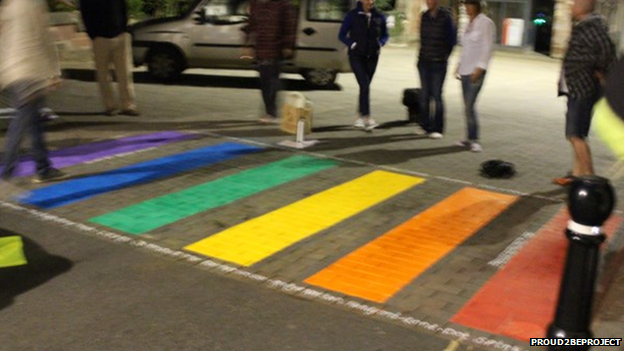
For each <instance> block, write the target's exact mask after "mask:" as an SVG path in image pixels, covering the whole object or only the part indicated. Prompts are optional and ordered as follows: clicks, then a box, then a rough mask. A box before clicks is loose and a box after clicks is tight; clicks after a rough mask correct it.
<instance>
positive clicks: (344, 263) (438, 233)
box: [305, 188, 518, 302]
mask: <svg viewBox="0 0 624 351" xmlns="http://www.w3.org/2000/svg"><path fill="white" fill-rule="evenodd" d="M517 199H518V198H517V197H516V196H511V195H505V194H498V193H493V192H489V191H485V190H480V189H474V188H464V189H462V190H460V191H458V192H456V193H455V194H453V195H452V196H450V197H448V198H446V199H444V200H443V201H442V202H439V203H438V204H436V205H435V206H433V207H431V208H429V209H428V210H426V211H425V212H423V213H421V214H419V215H417V216H415V217H413V218H411V219H410V220H408V221H407V222H404V223H403V224H401V225H399V226H398V227H395V228H393V229H392V230H390V231H389V232H387V233H386V234H384V235H382V236H380V237H379V238H377V239H375V240H373V241H371V242H370V243H368V244H366V245H364V246H362V247H360V248H359V249H357V250H355V251H353V252H351V253H350V254H349V255H347V256H345V257H343V258H341V259H340V260H338V261H336V262H335V263H334V264H332V265H330V266H329V267H327V268H325V269H324V270H322V271H320V272H318V273H317V274H315V275H313V276H312V277H310V278H308V279H306V280H305V282H306V283H308V284H311V285H316V286H320V287H323V288H325V289H328V290H333V291H338V292H341V293H344V294H347V295H350V296H357V297H360V298H363V299H367V300H370V301H375V302H385V301H386V300H388V299H389V298H390V297H392V296H393V295H394V294H395V293H396V292H397V291H399V290H401V289H402V288H403V287H404V286H405V285H407V284H408V283H409V282H411V281H412V280H414V278H416V277H417V276H419V275H420V274H422V273H423V272H425V271H426V270H427V269H428V268H429V267H431V266H432V265H433V264H434V263H436V262H437V261H438V260H440V259H441V258H442V257H444V256H445V255H447V254H448V253H449V252H451V251H453V250H454V249H455V248H456V247H457V246H459V245H460V244H461V243H462V242H464V241H465V240H466V239H468V238H469V237H470V236H472V235H473V234H475V233H476V232H478V231H479V229H481V228H482V227H483V226H485V225H486V224H488V223H489V222H490V221H492V220H493V219H494V218H496V216H498V215H499V214H500V213H501V212H503V211H504V210H505V209H506V208H507V207H509V206H510V205H511V204H512V203H513V202H514V201H516V200H517Z"/></svg>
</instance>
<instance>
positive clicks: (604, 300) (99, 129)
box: [0, 47, 624, 350]
mask: <svg viewBox="0 0 624 351" xmlns="http://www.w3.org/2000/svg"><path fill="white" fill-rule="evenodd" d="M454 62H456V56H453V59H452V63H451V67H454ZM451 71H452V70H451ZM415 72H416V70H415V51H414V49H413V48H400V47H390V48H387V49H385V50H384V52H383V54H382V59H381V61H380V67H379V68H378V71H377V74H376V77H375V79H374V83H373V89H372V111H373V116H374V117H375V118H376V119H377V120H378V122H381V123H382V125H381V127H380V128H378V129H376V130H375V131H373V132H372V133H363V132H361V131H357V130H353V129H352V128H351V124H352V123H353V120H354V116H355V103H356V98H357V88H356V83H355V79H354V77H353V76H352V75H348V74H343V75H340V77H339V81H338V84H337V85H336V86H335V87H333V88H332V89H327V90H309V88H307V87H306V85H305V84H303V81H302V80H301V79H300V78H299V77H297V76H294V75H288V76H286V77H285V79H284V82H285V88H286V91H302V92H303V93H304V94H305V95H306V96H307V97H308V98H309V99H310V100H312V101H313V103H314V108H315V113H314V127H315V128H314V131H313V134H312V135H310V136H309V138H314V139H319V140H320V141H321V143H320V144H318V145H317V146H315V147H313V148H310V149H307V150H304V151H296V150H287V149H283V148H278V147H276V143H277V142H279V141H282V140H285V139H289V138H293V136H289V135H286V134H284V133H283V132H281V131H279V130H278V129H277V128H276V127H275V126H259V125H258V124H257V123H256V119H257V117H258V116H259V115H260V112H259V111H260V106H261V99H260V94H259V91H258V90H257V79H256V76H255V73H253V72H238V71H216V70H192V71H190V72H188V73H187V74H185V75H184V76H183V77H182V79H181V81H180V82H179V83H176V84H173V85H158V84H153V83H151V81H149V79H148V78H147V77H146V74H145V72H144V71H143V70H138V71H137V73H136V74H135V77H136V82H137V86H136V89H137V96H138V99H139V101H138V102H139V108H140V109H141V110H142V112H143V115H142V116H140V117H123V116H118V117H106V116H102V115H101V111H102V110H103V108H102V106H101V104H100V99H99V96H98V93H97V90H96V89H97V87H96V84H95V83H94V82H93V79H92V78H93V74H92V72H91V71H89V70H85V69H84V68H83V67H75V66H74V67H73V68H71V67H68V71H67V75H68V78H69V79H68V81H67V83H66V85H65V86H64V88H63V89H62V90H61V91H59V92H57V93H55V94H54V95H53V96H51V98H50V106H51V107H52V108H54V109H55V110H56V111H57V112H58V113H59V114H60V115H61V116H62V119H61V120H59V121H55V122H53V123H52V124H51V125H50V127H49V134H48V136H49V137H48V140H49V145H50V147H51V148H52V149H54V150H63V149H67V148H70V147H79V146H80V145H86V144H89V143H94V142H100V141H105V140H114V139H116V140H122V139H121V138H123V137H128V136H134V135H145V134H149V133H155V132H161V131H177V132H182V133H191V134H193V135H194V136H195V137H194V138H191V139H188V140H183V141H179V142H171V143H166V144H162V145H159V146H158V147H154V148H149V147H146V148H145V149H143V150H140V151H133V152H126V153H121V154H118V155H112V156H110V157H106V158H101V159H96V160H93V161H89V162H86V163H84V162H83V163H77V164H75V165H73V166H71V167H69V168H68V169H67V170H68V171H69V172H71V174H72V176H73V177H72V179H70V180H69V181H67V182H63V183H60V184H58V185H55V186H51V187H42V186H33V185H28V184H26V183H24V184H25V186H26V187H28V188H29V189H31V190H33V191H34V194H35V195H36V196H41V198H44V197H45V199H46V202H45V204H47V205H45V206H43V205H41V204H43V203H44V202H33V203H36V204H37V205H36V206H32V205H28V204H20V205H16V204H6V203H5V204H4V205H3V207H2V212H3V213H5V212H6V213H20V214H22V215H25V216H27V217H29V218H32V219H33V220H34V221H37V222H38V223H42V224H46V225H50V226H59V225H61V224H62V225H64V226H67V227H69V228H72V231H74V230H75V231H79V232H83V233H85V234H90V235H95V236H97V237H100V238H104V239H108V240H112V241H116V242H123V243H126V244H128V245H130V246H133V247H141V248H144V249H146V250H149V251H151V252H152V253H156V254H161V255H164V256H168V257H172V258H174V259H177V260H180V261H183V262H186V263H189V264H192V265H194V266H195V267H192V268H191V267H189V268H188V269H197V268H204V269H207V270H209V273H206V274H217V275H226V276H227V277H230V278H233V279H242V280H244V281H247V282H251V283H253V284H255V285H259V286H263V287H266V288H270V289H274V290H279V291H282V292H284V293H286V294H290V295H293V296H297V297H301V298H304V299H307V300H313V301H315V303H322V304H330V305H334V306H336V307H337V308H340V309H346V310H352V311H354V312H356V313H358V314H361V315H364V316H367V317H366V318H374V319H377V320H380V321H384V322H389V323H395V324H399V325H402V326H404V327H407V328H411V329H413V330H415V331H418V332H425V333H429V334H432V335H436V336H438V337H441V338H444V339H449V340H457V341H459V342H461V343H462V344H463V345H464V346H462V347H469V346H470V347H476V348H486V349H492V350H497V349H502V350H511V349H513V348H514V347H515V349H516V350H518V349H529V348H528V344H527V343H526V340H527V338H528V337H531V336H533V337H536V336H541V335H540V334H539V333H540V332H541V331H543V327H544V325H545V323H548V322H549V321H550V320H551V318H552V311H553V307H554V301H555V300H556V290H557V285H558V282H557V279H558V278H559V277H560V271H559V270H560V269H561V266H562V264H563V257H564V256H563V254H564V253H565V244H566V241H565V239H563V230H564V228H565V223H566V218H567V217H566V213H565V203H564V202H565V192H564V190H563V189H561V188H559V187H557V186H555V185H553V184H551V179H552V178H553V177H556V176H559V175H561V174H565V173H566V172H567V170H568V169H569V167H570V162H571V150H570V147H569V145H568V144H567V142H566V141H565V140H564V137H563V134H564V133H563V127H564V124H563V123H564V117H563V116H564V101H563V100H562V99H557V98H556V94H555V93H556V84H555V83H556V81H557V77H558V72H559V62H558V61H557V60H552V59H549V58H542V57H531V58H529V59H527V58H526V57H525V56H522V55H517V54H513V53H507V52H504V53H497V54H496V56H495V59H494V61H493V63H492V67H491V69H490V70H489V72H488V74H487V78H486V82H485V86H484V90H483V91H482V95H481V96H480V100H479V102H478V111H479V113H480V121H481V126H482V144H483V147H484V152H483V153H471V152H468V151H465V150H463V149H461V148H459V147H456V146H454V143H455V141H457V140H460V139H462V137H463V134H464V132H465V126H464V123H465V122H464V119H463V116H462V109H463V107H462V105H461V102H460V101H461V99H460V96H461V92H460V87H459V84H458V82H457V81H455V80H454V79H452V77H451V76H450V75H449V79H448V80H447V82H446V86H445V100H446V106H447V130H446V132H445V133H444V138H443V139H441V140H432V139H428V138H424V137H418V136H415V135H414V134H413V127H412V126H410V125H406V124H405V120H406V110H405V107H404V106H402V105H401V104H400V101H401V94H402V90H403V89H405V88H407V87H414V86H418V85H419V84H418V83H417V82H416V73H415ZM158 140H160V139H158ZM1 141H3V139H2V140H0V142H1ZM159 142H160V141H159ZM223 143H228V145H229V144H234V145H238V146H236V147H241V148H244V147H250V146H251V147H258V148H260V149H261V150H258V152H250V153H245V154H242V153H238V152H237V154H236V157H230V156H231V154H228V155H229V156H227V157H228V158H223V159H221V158H220V157H225V156H218V158H219V160H218V162H216V163H211V162H212V161H211V159H209V158H202V157H204V156H202V155H203V154H202V155H199V156H197V157H198V159H197V160H201V162H206V163H205V165H204V166H203V167H200V168H193V169H190V168H189V169H186V168H181V167H183V166H184V165H186V163H183V162H182V161H179V159H178V157H179V155H181V154H183V153H189V152H194V150H204V149H205V150H207V151H206V152H207V153H210V155H212V153H215V154H216V153H218V152H221V151H215V150H220V149H219V148H221V147H222V145H223ZM590 143H591V146H592V151H593V156H594V160H595V163H596V169H597V171H598V173H599V174H602V175H609V174H610V172H611V167H612V166H613V163H614V161H615V160H614V158H613V156H612V155H611V154H610V152H609V151H608V150H607V149H606V148H605V147H604V146H603V145H601V143H600V142H599V140H597V139H596V138H594V137H593V136H592V137H590ZM218 155H221V154H218ZM82 157H86V156H85V155H82ZM194 157H195V156H194ZM206 157H207V156H206ZM210 157H213V156H210ZM214 157H217V156H214ZM291 157H307V158H308V159H306V160H305V161H301V160H299V161H297V162H295V163H293V164H287V165H286V166H283V165H282V166H279V165H278V166H275V165H276V164H278V163H280V162H285V160H289V159H290V158H291ZM497 158H500V159H504V160H506V161H510V162H513V163H514V164H515V165H516V167H517V170H518V174H517V175H516V176H515V177H514V178H512V179H507V180H496V179H486V178H483V177H481V176H480V175H479V173H478V169H479V165H480V163H481V162H484V161H486V160H489V159H497ZM154 160H166V161H162V162H165V163H159V164H154V163H153V162H154ZM159 162H160V161H159ZM196 162H198V161H196ZM327 162H330V163H331V165H330V164H328V163H327ZM271 165H272V167H273V166H274V167H278V168H275V169H277V171H276V170H275V169H272V170H271V171H270V172H269V171H268V170H266V169H264V168H262V167H267V166H271ZM319 165H320V166H319ZM184 167H185V166H184ZM279 167H290V168H291V170H290V171H283V170H282V168H279ZM314 167H322V169H320V168H319V169H316V168H314ZM311 168H314V169H311ZM165 169H167V170H170V172H171V173H167V174H168V175H167V176H166V177H163V178H157V176H158V175H159V174H161V173H162V172H164V170H165ZM280 170H282V171H280ZM295 171H296V172H302V176H301V178H299V179H285V180H283V181H282V183H279V184H276V185H275V186H274V187H271V188H267V187H268V185H267V184H262V182H259V183H261V184H256V183H255V182H254V179H265V178H258V177H261V176H262V177H266V182H268V181H271V182H277V181H278V180H276V178H278V177H280V176H282V175H283V174H286V173H292V172H295ZM168 172H169V171H168ZM249 172H251V173H249ZM253 172H256V173H253ZM163 174H164V173H163ZM245 174H250V175H249V176H245ZM122 177H123V179H126V181H128V183H127V185H123V186H122V185H120V184H121V183H115V184H117V185H116V187H106V185H107V184H113V183H114V182H117V181H118V180H119V179H122ZM72 182H73V183H72ZM63 184H75V186H69V185H63ZM613 185H614V187H615V189H616V191H617V193H618V194H620V193H621V192H622V184H621V181H619V180H614V182H613ZM78 186H80V188H79V187H78ZM83 186H84V187H88V189H89V190H88V191H87V190H85V191H84V192H83V193H82V194H80V196H83V197H84V198H83V200H82V201H78V202H73V203H65V202H63V201H65V198H63V196H65V195H59V194H69V195H67V196H66V197H67V198H69V199H74V200H75V199H76V197H77V196H78V192H76V191H75V189H86V188H82V187H83ZM239 186H240V187H241V189H243V188H244V189H245V190H244V191H243V190H239V188H238V187H239ZM255 187H259V188H258V189H264V190H257V191H256V190H254V191H256V192H253V191H251V190H250V189H251V188H254V189H256V188H255ZM189 188H191V189H193V192H191V193H190V195H193V194H204V193H202V192H201V191H204V192H206V193H205V194H217V193H218V194H219V200H218V201H217V200H215V201H216V202H215V204H214V205H211V204H207V203H206V202H207V201H201V200H202V199H204V197H205V198H206V199H208V198H210V195H197V196H196V197H195V199H193V196H187V195H185V196H182V195H180V194H183V192H184V191H188V190H187V189H189ZM63 192H65V193H63ZM85 192H86V194H87V195H89V196H84V195H85ZM171 194H176V195H175V196H174V195H171ZM91 195H97V196H91ZM243 195H244V196H243ZM171 196H173V198H172V197H171ZM214 196H215V197H216V195H214ZM156 198H163V199H164V200H159V201H161V203H160V206H161V207H158V206H156V205H157V204H155V203H152V202H153V201H155V200H154V199H156ZM197 198H199V199H200V200H199V201H198V200H197ZM619 198H620V197H619ZM50 199H52V200H50ZM231 199H234V200H231ZM56 200H58V201H59V202H58V205H56V204H57V202H54V201H56ZM211 201H212V200H211ZM228 201H230V202H228ZM174 203H175V204H176V205H175V206H172V205H171V204H174ZM620 203H621V202H619V203H618V211H616V213H615V214H614V216H613V218H612V219H611V221H610V222H609V223H608V225H607V226H606V228H607V232H608V233H609V235H610V239H609V241H608V242H607V244H606V245H605V246H604V247H603V253H604V255H603V258H604V259H603V261H602V266H601V267H602V273H601V278H600V281H599V286H598V289H599V293H598V294H597V301H598V304H597V306H598V307H599V308H598V310H597V312H598V313H597V315H596V318H595V324H594V327H593V329H594V331H595V332H596V335H597V336H601V337H621V336H622V335H624V320H623V317H622V316H623V312H624V306H622V304H621V302H619V301H618V298H617V295H614V293H613V292H612V291H621V285H622V279H621V276H622V274H623V271H622V269H621V257H622V245H621V243H622V238H621V237H622V235H621V234H622V229H621V218H622V213H621V209H622V207H621V205H620ZM139 204H140V205H141V206H143V207H134V206H139ZM148 204H149V206H148ZM130 206H133V207H132V208H131V209H129V210H126V211H127V213H128V216H129V217H126V218H127V219H125V220H124V219H123V218H124V217H123V216H121V215H122V214H121V213H117V212H119V211H122V210H124V209H127V208H130ZM142 208H143V209H142ZM189 208H190V209H189ZM172 209H173V210H175V211H176V212H184V213H185V214H184V215H181V214H178V215H177V216H178V217H176V218H177V219H175V220H167V221H164V222H163V223H165V224H163V225H160V226H157V227H154V228H153V229H146V230H144V231H143V229H142V231H141V232H140V233H139V232H136V233H131V229H127V227H126V226H125V225H126V224H124V221H126V222H131V223H132V224H136V223H138V222H141V221H144V222H145V223H149V222H150V221H153V220H149V219H142V218H144V217H142V216H146V217H145V218H151V217H149V215H150V214H151V213H160V212H158V211H165V212H166V211H169V210H172ZM141 211H144V214H142V213H143V212H141ZM194 211H195V212H194ZM112 213H117V217H116V218H117V219H116V220H117V221H118V222H114V221H112V220H110V216H112V215H111V214H112ZM163 213H164V212H163ZM170 215H171V214H168V215H167V216H170ZM120 216H121V217H120ZM162 216H164V214H163V215H162ZM103 217H107V219H106V220H104V219H102V218H103ZM119 218H122V219H119ZM158 220H161V219H158ZM119 221H120V222H119ZM120 228H122V229H120ZM283 228H287V229H283ZM282 229H283V232H280V230H282ZM137 230H138V229H137ZM294 237H296V239H294ZM222 238H225V239H222ZM235 239H236V240H239V241H236V240H235ZM204 240H207V241H204ZM230 241H231V242H235V243H237V244H235V245H234V244H231V242H230ZM199 242H201V243H202V244H197V245H195V244H196V243H199ZM247 244H249V245H250V246H249V247H246V246H245V245H247ZM252 244H253V245H252ZM228 245H230V246H228ZM380 247H381V248H383V249H381V250H380V249H379V248H380ZM215 248H218V249H219V250H220V251H218V250H217V251H215V250H216V249H215ZM410 252H413V254H410ZM384 255H385V256H384ZM403 255H405V257H404V256H403ZM410 255H411V256H410ZM367 284H368V285H367ZM393 284H394V285H393ZM358 287H360V288H361V287H366V288H364V289H358ZM360 290H365V291H360ZM492 296H494V297H498V300H497V301H493V300H496V298H492Z"/></svg>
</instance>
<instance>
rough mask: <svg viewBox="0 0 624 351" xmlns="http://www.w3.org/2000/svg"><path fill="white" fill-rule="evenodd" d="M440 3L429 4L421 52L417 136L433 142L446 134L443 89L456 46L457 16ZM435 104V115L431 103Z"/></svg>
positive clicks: (430, 1)
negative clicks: (424, 136)
mask: <svg viewBox="0 0 624 351" xmlns="http://www.w3.org/2000/svg"><path fill="white" fill-rule="evenodd" d="M439 2H440V0H427V11H425V12H423V14H422V19H421V22H420V51H419V54H418V73H419V75H420V87H421V91H420V116H421V118H420V121H419V126H417V127H416V134H419V135H424V134H429V137H430V138H432V139H440V138H442V133H444V103H443V101H442V86H443V85H444V78H445V77H446V69H447V66H448V58H449V56H450V55H451V51H453V47H454V46H455V43H456V34H455V33H456V31H455V25H454V24H453V15H452V14H451V11H450V10H449V9H447V8H445V7H440V5H439ZM431 100H433V101H434V102H435V113H434V114H433V115H431V111H430V108H429V102H430V101H431Z"/></svg>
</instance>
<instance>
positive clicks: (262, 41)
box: [241, 0, 297, 123]
mask: <svg viewBox="0 0 624 351" xmlns="http://www.w3.org/2000/svg"><path fill="white" fill-rule="evenodd" d="M243 31H244V32H245V33H246V35H247V40H246V47H245V48H244V49H243V53H242V56H241V58H247V59H253V58H255V59H256V60H257V62H258V71H259V72H260V90H261V91H262V100H263V101H264V108H265V115H264V116H262V117H260V120H259V121H260V123H277V115H278V114H277V94H278V92H279V79H280V71H281V66H282V61H283V60H285V59H289V58H291V57H292V56H293V49H294V47H295V38H296V31H297V17H296V15H295V9H294V7H293V6H292V4H291V3H290V0H251V4H250V8H249V22H248V24H247V26H246V27H245V28H244V29H243Z"/></svg>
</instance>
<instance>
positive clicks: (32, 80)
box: [0, 0, 66, 196]
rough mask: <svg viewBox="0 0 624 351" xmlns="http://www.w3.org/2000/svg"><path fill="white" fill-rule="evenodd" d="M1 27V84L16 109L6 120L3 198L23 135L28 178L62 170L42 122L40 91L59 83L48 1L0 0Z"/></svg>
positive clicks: (46, 176)
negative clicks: (29, 161) (28, 147)
mask: <svg viewBox="0 0 624 351" xmlns="http://www.w3.org/2000/svg"><path fill="white" fill-rule="evenodd" d="M0 28H1V30H0V43H2V45H1V46H0V88H2V89H4V90H6V92H7V93H8V95H9V97H10V100H11V105H12V107H13V108H15V109H16V113H17V114H16V116H15V118H13V119H12V120H11V123H10V124H9V129H8V131H7V137H6V140H5V147H4V150H3V158H2V161H3V162H2V163H3V168H2V172H1V174H0V177H1V180H0V193H1V194H0V196H2V195H4V196H6V194H7V193H8V191H7V190H8V189H9V188H10V187H11V186H10V185H7V184H10V183H9V182H10V181H11V180H12V179H13V177H14V172H15V169H16V167H17V165H18V162H19V147H20V144H21V142H22V140H23V139H24V137H25V136H26V134H27V133H28V134H30V140H31V143H32V153H33V158H34V160H35V164H36V168H37V177H36V178H35V179H33V181H35V182H46V181H51V180H58V179H61V178H64V177H65V176H66V174H65V173H63V172H61V171H59V170H58V169H56V168H54V167H52V164H51V162H50V159H49V157H48V149H47V147H46V144H45V140H44V130H43V127H42V125H41V113H40V111H41V110H42V109H43V108H45V95H46V93H47V92H48V91H49V90H50V89H53V88H55V87H57V86H58V85H59V84H60V81H61V79H60V76H61V70H60V66H59V62H58V57H57V55H56V49H55V47H54V41H52V40H51V39H50V36H49V30H48V9H47V4H46V3H45V2H44V1H43V0H28V1H24V0H2V2H1V3H0ZM9 190H10V189H9Z"/></svg>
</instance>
